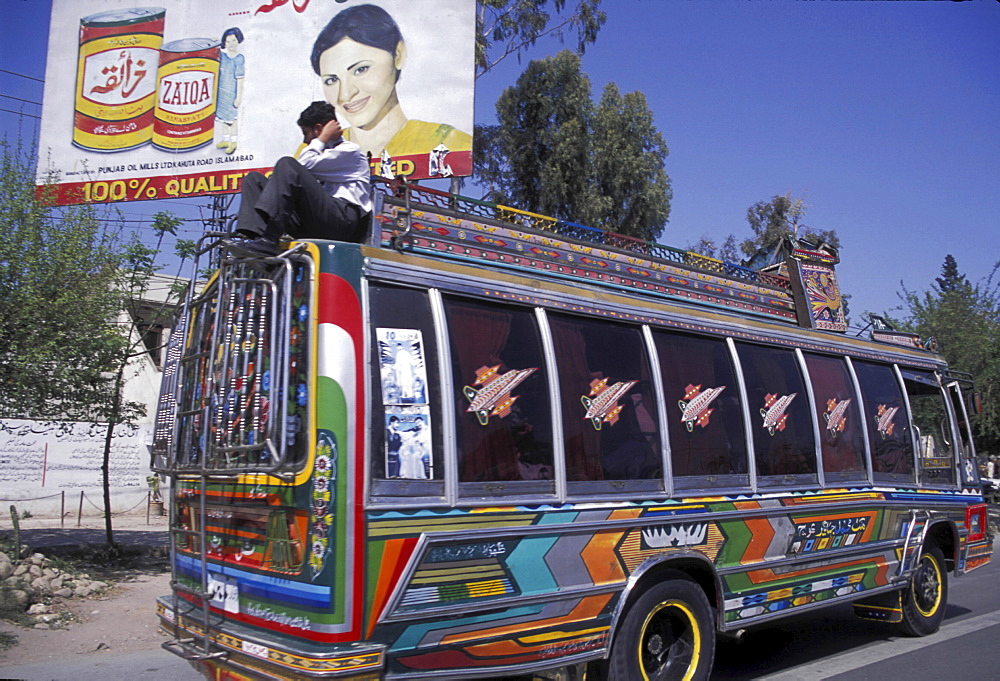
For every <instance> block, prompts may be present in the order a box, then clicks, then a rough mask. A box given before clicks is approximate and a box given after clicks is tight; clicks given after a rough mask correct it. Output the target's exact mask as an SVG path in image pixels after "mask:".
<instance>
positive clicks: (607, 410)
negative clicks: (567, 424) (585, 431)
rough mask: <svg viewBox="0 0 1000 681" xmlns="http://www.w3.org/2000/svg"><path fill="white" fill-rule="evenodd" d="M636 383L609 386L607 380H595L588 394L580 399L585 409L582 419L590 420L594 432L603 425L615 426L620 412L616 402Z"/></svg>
mask: <svg viewBox="0 0 1000 681" xmlns="http://www.w3.org/2000/svg"><path fill="white" fill-rule="evenodd" d="M638 382H639V381H619V382H618V383H615V384H614V385H610V386H609V385H608V379H607V378H600V379H598V378H595V379H594V380H593V381H591V382H590V393H588V394H587V395H582V396H581V397H580V401H581V402H583V406H584V407H586V408H587V412H586V413H585V414H584V415H583V418H585V419H590V422H591V423H592V424H593V426H594V429H595V430H600V429H601V425H602V424H604V423H607V424H609V425H612V426H613V425H615V423H617V422H618V414H620V413H621V410H622V406H621V405H620V404H618V400H620V399H621V398H622V397H624V396H625V393H627V392H628V391H629V390H631V389H632V386H634V385H635V384H636V383H638Z"/></svg>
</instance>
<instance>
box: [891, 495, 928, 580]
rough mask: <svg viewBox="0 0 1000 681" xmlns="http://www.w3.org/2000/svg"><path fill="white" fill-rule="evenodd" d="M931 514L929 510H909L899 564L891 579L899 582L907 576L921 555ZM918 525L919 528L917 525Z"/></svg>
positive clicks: (914, 567) (918, 561)
mask: <svg viewBox="0 0 1000 681" xmlns="http://www.w3.org/2000/svg"><path fill="white" fill-rule="evenodd" d="M930 520H931V514H930V512H929V511H919V512H918V511H917V510H916V509H914V510H911V511H910V520H909V522H907V527H906V540H905V542H904V543H903V549H902V554H901V555H900V557H899V566H898V568H897V569H896V576H895V577H894V580H893V581H897V582H901V581H904V580H906V579H908V578H909V576H910V574H911V573H912V572H913V571H914V570H915V569H916V567H917V565H918V564H919V563H920V559H921V557H922V556H923V549H924V540H925V539H926V538H927V530H928V528H930ZM918 525H919V529H917V526H918Z"/></svg>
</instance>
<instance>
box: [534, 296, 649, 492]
mask: <svg viewBox="0 0 1000 681" xmlns="http://www.w3.org/2000/svg"><path fill="white" fill-rule="evenodd" d="M549 320H550V326H551V328H552V340H553V344H554V346H555V353H556V363H557V366H558V369H559V387H560V392H561V400H562V419H563V432H564V433H565V451H566V478H567V481H568V484H569V486H570V487H569V489H570V490H571V491H587V490H591V489H593V490H595V491H596V490H600V489H604V490H611V491H614V490H616V489H621V488H628V489H637V488H643V489H646V488H650V489H661V488H662V476H663V455H662V452H661V448H660V440H659V436H658V433H657V430H658V429H657V414H656V400H655V398H654V396H653V388H652V381H651V377H650V370H649V359H648V357H647V356H646V347H645V343H644V342H643V338H642V332H641V330H640V329H639V328H638V327H632V326H625V325H622V324H615V323H612V322H607V321H603V320H593V319H583V318H578V317H569V316H561V315H551V316H550V318H549ZM622 480H628V481H640V480H646V481H656V482H655V483H646V484H645V485H642V484H634V483H633V484H631V485H627V486H623V485H620V484H612V485H608V484H604V483H601V484H599V485H590V484H586V483H587V482H588V481H590V482H593V481H622Z"/></svg>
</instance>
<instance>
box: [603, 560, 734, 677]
mask: <svg viewBox="0 0 1000 681" xmlns="http://www.w3.org/2000/svg"><path fill="white" fill-rule="evenodd" d="M714 657H715V629H714V625H713V623H712V608H711V606H710V605H709V604H708V598H706V596H705V592H704V591H702V590H701V587H700V586H698V585H697V584H695V583H694V582H693V581H692V580H690V579H688V578H687V576H685V575H684V574H683V573H681V572H677V571H671V573H670V575H669V577H667V578H666V579H665V581H662V582H657V583H656V584H654V585H653V586H652V587H650V588H649V589H648V590H647V591H646V592H645V593H643V594H642V595H640V596H639V599H638V600H637V601H636V602H635V604H634V605H633V606H632V607H631V608H630V609H629V611H628V614H627V615H626V616H625V619H624V621H623V622H622V625H621V627H620V629H619V630H618V633H617V634H616V635H615V641H614V644H613V645H612V648H611V658H610V660H609V663H608V680H609V681H691V680H693V679H707V678H708V677H709V675H710V674H711V672H712V663H713V662H714V659H713V658H714Z"/></svg>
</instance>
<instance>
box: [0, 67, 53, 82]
mask: <svg viewBox="0 0 1000 681" xmlns="http://www.w3.org/2000/svg"><path fill="white" fill-rule="evenodd" d="M0 73H9V74H10V75H12V76H21V78H27V79H28V80H37V81H38V82H39V83H44V82H45V79H44V78H35V77H34V76H28V75H25V74H23V73H18V72H17V71H8V70H7V69H0Z"/></svg>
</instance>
